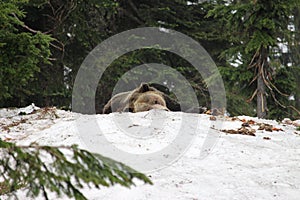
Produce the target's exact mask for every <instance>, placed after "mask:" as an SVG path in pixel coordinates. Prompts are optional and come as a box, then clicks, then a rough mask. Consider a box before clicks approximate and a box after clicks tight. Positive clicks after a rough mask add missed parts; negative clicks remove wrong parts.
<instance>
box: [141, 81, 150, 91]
mask: <svg viewBox="0 0 300 200" xmlns="http://www.w3.org/2000/svg"><path fill="white" fill-rule="evenodd" d="M147 91H150V88H149V85H148V83H141V85H140V87H139V89H138V92H139V93H144V92H147Z"/></svg>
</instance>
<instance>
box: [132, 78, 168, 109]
mask: <svg viewBox="0 0 300 200" xmlns="http://www.w3.org/2000/svg"><path fill="white" fill-rule="evenodd" d="M129 109H130V110H129V111H131V112H143V111H149V110H152V109H160V110H166V111H169V109H168V108H167V106H166V101H165V99H164V97H163V93H162V92H160V91H158V90H157V89H155V88H153V87H150V86H149V85H148V84H147V83H142V84H141V85H140V87H138V88H137V89H135V90H134V91H133V93H132V94H131V98H130V103H129Z"/></svg>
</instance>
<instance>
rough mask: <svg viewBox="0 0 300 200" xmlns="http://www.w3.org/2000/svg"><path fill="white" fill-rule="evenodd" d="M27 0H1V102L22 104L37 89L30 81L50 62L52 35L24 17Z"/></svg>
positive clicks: (4, 103)
mask: <svg viewBox="0 0 300 200" xmlns="http://www.w3.org/2000/svg"><path fill="white" fill-rule="evenodd" d="M26 3H27V0H21V1H19V0H11V1H1V2H0V11H1V12H0V13H1V14H0V27H1V29H0V66H1V67H0V91H1V93H0V106H20V105H22V104H23V103H24V102H25V100H26V98H27V96H29V95H32V94H33V92H34V90H33V89H32V88H29V87H28V85H29V83H31V82H32V81H33V80H34V79H35V78H36V75H37V73H38V72H39V71H40V65H43V64H46V63H49V57H50V55H51V53H50V49H49V45H50V42H51V40H52V38H51V37H50V36H49V35H46V34H43V33H41V32H39V31H34V30H32V29H31V28H30V27H28V26H27V24H25V23H24V22H23V21H22V19H23V18H24V17H25V13H24V11H23V10H22V7H23V6H24V5H25V4H26Z"/></svg>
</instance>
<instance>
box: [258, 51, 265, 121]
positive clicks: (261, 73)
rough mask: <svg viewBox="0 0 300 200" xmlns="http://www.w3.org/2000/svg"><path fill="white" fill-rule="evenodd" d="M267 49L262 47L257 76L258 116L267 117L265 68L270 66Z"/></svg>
mask: <svg viewBox="0 0 300 200" xmlns="http://www.w3.org/2000/svg"><path fill="white" fill-rule="evenodd" d="M267 55H268V54H267V49H265V48H264V47H261V50H260V55H259V61H258V64H259V66H258V77H257V111H256V112H257V117H258V118H265V117H266V116H267V98H266V85H265V82H264V77H265V69H266V68H267V67H268V61H267V57H268V56H267Z"/></svg>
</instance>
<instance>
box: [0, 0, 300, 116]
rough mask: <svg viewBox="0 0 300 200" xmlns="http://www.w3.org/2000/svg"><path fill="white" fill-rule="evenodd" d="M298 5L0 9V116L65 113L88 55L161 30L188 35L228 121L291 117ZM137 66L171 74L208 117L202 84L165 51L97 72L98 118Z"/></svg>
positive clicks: (128, 3) (59, 2)
mask: <svg viewBox="0 0 300 200" xmlns="http://www.w3.org/2000/svg"><path fill="white" fill-rule="evenodd" d="M299 4H300V3H299V2H298V0H232V1H229V0H228V1H219V0H214V1H198V0H197V1H194V0H190V1H181V0H172V1H171V0H164V1H160V0H147V1H145V0H139V1H138V0H102V1H98V0H3V1H1V2H0V11H1V12H0V27H1V28H0V91H1V92H0V107H20V106H26V105H28V104H31V103H35V104H36V105H37V106H40V107H44V106H56V107H58V108H62V109H71V99H72V88H73V83H74V80H75V78H76V74H77V71H78V69H79V67H80V65H81V63H82V62H83V60H84V58H85V57H86V56H87V55H88V53H89V52H90V51H91V50H93V49H94V48H95V47H96V46H97V45H98V44H100V43H101V42H102V41H104V40H105V39H107V38H109V37H110V36H113V35H115V34H117V33H120V32H122V31H126V30H130V29H134V28H138V27H161V28H166V29H172V30H176V31H179V32H181V33H184V34H186V35H188V36H190V37H191V38H193V39H194V40H196V41H197V42H199V43H200V44H201V45H202V46H203V47H204V48H205V49H206V51H207V52H208V53H209V54H210V56H211V57H212V59H213V60H214V62H215V63H216V65H217V67H218V69H219V71H220V73H221V75H222V78H223V81H224V84H225V88H226V95H227V108H226V110H227V112H228V113H229V114H230V115H232V116H236V115H248V116H258V117H264V118H273V119H282V118H285V117H289V118H292V119H295V118H299V116H300V113H299V110H300V87H299V86H300V47H299V45H300V32H299V31H300V10H299V7H300V5H299ZM144 63H162V64H165V65H167V66H171V67H173V68H174V69H176V70H177V71H179V72H180V73H181V74H182V75H183V76H184V77H185V78H186V79H187V80H188V81H189V82H190V84H191V85H192V87H193V89H194V90H195V91H196V94H197V97H198V100H199V103H200V105H201V106H206V107H208V108H210V98H209V92H208V90H207V88H206V84H205V81H204V80H203V79H202V77H201V75H200V74H199V73H197V72H196V70H195V69H194V68H193V66H191V65H190V64H189V63H188V62H187V61H186V60H184V59H182V58H180V57H179V56H177V55H175V54H172V53H170V52H167V51H162V50H157V49H142V50H138V51H133V52H130V53H127V54H125V55H123V56H121V57H119V58H118V59H117V60H115V61H114V62H113V63H112V64H111V65H110V66H109V68H108V69H107V70H106V71H105V73H104V75H103V77H102V78H101V80H100V82H99V86H98V89H97V94H96V99H95V101H96V102H97V103H96V110H97V112H98V113H100V112H101V109H102V108H103V106H104V105H105V103H106V102H107V101H108V100H109V99H110V98H111V94H112V91H113V88H114V86H115V84H116V83H117V82H118V80H119V78H120V77H121V76H122V75H123V74H124V73H126V72H127V71H128V70H130V69H132V68H133V67H135V66H138V65H141V64H144ZM165 87H169V88H172V87H176V86H173V85H172V83H166V85H165ZM178 87H179V86H178ZM182 92H184V91H182Z"/></svg>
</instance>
